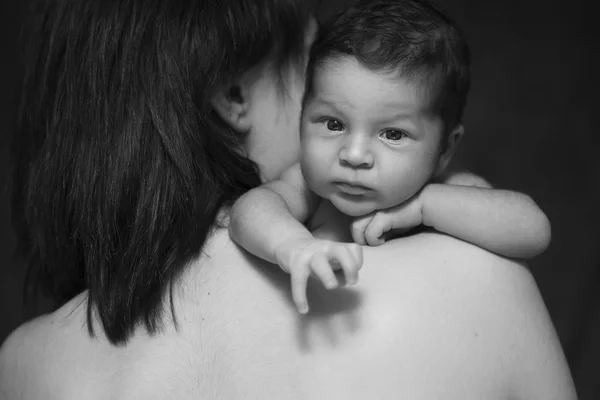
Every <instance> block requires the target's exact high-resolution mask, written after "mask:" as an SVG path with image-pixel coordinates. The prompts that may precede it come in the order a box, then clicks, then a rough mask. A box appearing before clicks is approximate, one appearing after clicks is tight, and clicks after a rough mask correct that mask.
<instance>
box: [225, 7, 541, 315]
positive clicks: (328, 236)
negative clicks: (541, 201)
mask: <svg viewBox="0 0 600 400" xmlns="http://www.w3.org/2000/svg"><path fill="white" fill-rule="evenodd" d="M468 89H469V53H468V47H467V45H466V43H465V41H464V38H463V36H462V34H461V33H460V31H459V29H458V28H457V26H456V25H455V23H454V22H452V21H451V20H450V19H449V18H448V17H447V16H445V15H444V14H442V13H441V12H440V11H439V10H437V9H436V8H435V7H433V6H432V5H430V4H428V3H425V2H423V1H417V0H362V1H358V2H357V3H356V4H355V5H354V6H353V7H352V8H350V9H349V10H347V11H346V12H344V13H343V14H341V15H339V16H338V17H337V18H336V19H335V20H334V21H333V22H332V23H331V24H330V25H329V26H328V27H326V28H325V29H323V30H322V32H320V34H319V38H318V39H317V41H316V42H315V44H314V47H313V49H312V51H311V55H310V60H309V65H308V76H307V87H306V93H305V98H304V103H303V111H302V121H301V133H300V134H301V143H302V153H301V161H300V162H299V163H298V164H296V165H294V166H292V167H291V168H290V169H289V170H287V171H286V172H284V173H283V174H282V176H281V177H280V179H279V180H276V181H272V182H269V183H267V184H264V185H262V186H260V187H258V188H256V189H253V190H251V191H249V192H248V193H246V194H245V195H244V196H242V197H241V198H240V199H239V200H238V201H237V202H236V203H235V205H234V206H233V208H232V212H231V223H230V228H229V230H230V235H231V237H232V238H233V239H234V240H235V241H236V242H237V243H239V244H240V245H241V246H242V247H244V248H245V249H246V250H248V251H249V252H251V253H253V254H255V255H256V256H258V257H261V258H263V259H265V260H267V261H269V262H272V263H276V264H279V266H280V267H281V268H282V269H283V270H284V271H286V272H288V273H290V275H291V281H292V297H293V299H294V303H295V304H296V307H297V308H298V310H299V311H300V312H301V313H306V312H307V311H308V303H307V300H306V284H307V280H308V277H309V276H310V275H314V276H316V277H317V278H318V279H319V280H321V281H322V283H323V284H324V285H325V286H326V287H327V288H335V287H336V286H337V285H338V283H339V282H338V280H337V277H336V275H335V274H334V270H335V269H340V268H341V269H342V270H343V271H344V275H345V279H346V282H347V283H349V284H354V283H356V280H357V276H358V269H359V268H360V267H361V265H362V249H361V247H360V246H359V245H371V246H375V245H379V244H381V243H383V242H385V241H386V240H389V239H390V238H392V237H394V236H397V235H399V234H401V233H404V232H406V231H408V230H410V229H412V228H415V227H420V226H424V227H428V228H432V229H435V230H437V231H440V232H444V233H446V234H449V235H452V236H455V237H458V238H460V239H462V240H465V241H468V242H470V243H473V244H475V245H477V246H480V247H482V248H485V249H487V250H489V251H492V252H495V253H498V254H500V255H503V256H506V257H515V258H530V257H533V256H535V255H537V254H539V253H540V252H542V251H543V250H545V248H546V247H547V246H548V243H549V240H550V226H549V223H548V219H547V218H546V216H545V214H544V213H543V212H542V211H541V210H540V209H539V208H538V207H537V205H536V204H535V203H534V202H533V201H532V200H531V199H530V198H529V197H528V196H526V195H524V194H521V193H516V192H512V191H507V190H497V189H492V188H491V187H489V185H487V184H486V183H485V182H484V181H483V180H480V182H479V184H477V186H474V185H472V182H468V175H466V176H467V179H466V180H465V179H463V178H462V177H461V176H460V175H455V176H451V177H450V178H443V173H444V170H445V168H446V166H447V165H448V163H449V161H450V158H451V157H452V154H453V153H454V151H455V149H456V147H457V145H458V143H459V141H460V139H461V137H462V135H463V127H462V125H461V117H462V112H463V109H464V106H465V101H466V96H467V92H468ZM311 232H312V233H311ZM352 242H354V243H352Z"/></svg>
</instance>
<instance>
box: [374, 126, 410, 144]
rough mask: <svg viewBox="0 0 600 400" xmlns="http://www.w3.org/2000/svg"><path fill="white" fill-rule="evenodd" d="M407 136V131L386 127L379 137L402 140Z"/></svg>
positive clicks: (394, 140) (393, 140)
mask: <svg viewBox="0 0 600 400" xmlns="http://www.w3.org/2000/svg"><path fill="white" fill-rule="evenodd" d="M405 136H407V135H406V133H405V132H402V131H397V130H395V129H386V130H385V131H383V132H381V135H379V137H381V138H382V139H385V140H388V141H390V142H397V141H400V140H402V138H404V137H405Z"/></svg>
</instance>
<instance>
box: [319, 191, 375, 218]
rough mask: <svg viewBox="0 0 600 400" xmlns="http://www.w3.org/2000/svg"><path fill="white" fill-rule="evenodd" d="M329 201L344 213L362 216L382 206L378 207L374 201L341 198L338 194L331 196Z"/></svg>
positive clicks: (351, 215)
mask: <svg viewBox="0 0 600 400" xmlns="http://www.w3.org/2000/svg"><path fill="white" fill-rule="evenodd" d="M329 201H330V202H331V204H333V206H334V207H335V208H337V209H338V210H339V211H340V212H341V213H342V214H345V215H348V216H350V217H355V218H357V217H362V216H364V215H367V214H370V213H372V212H373V211H376V210H379V209H381V208H379V207H377V204H376V203H375V202H373V201H367V200H365V201H360V200H357V201H352V200H346V199H343V198H340V197H338V196H331V197H330V198H329Z"/></svg>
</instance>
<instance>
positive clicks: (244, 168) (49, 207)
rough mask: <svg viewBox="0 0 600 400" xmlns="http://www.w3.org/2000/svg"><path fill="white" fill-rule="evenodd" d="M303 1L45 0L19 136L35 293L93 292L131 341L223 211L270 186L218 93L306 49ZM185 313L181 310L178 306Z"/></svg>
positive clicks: (35, 18) (15, 147)
mask: <svg viewBox="0 0 600 400" xmlns="http://www.w3.org/2000/svg"><path fill="white" fill-rule="evenodd" d="M307 8H308V4H305V2H304V1H303V0H219V1H206V0H35V1H34V3H33V6H32V10H31V18H30V20H29V23H28V26H27V27H26V31H25V32H26V38H27V40H26V42H25V43H24V46H25V47H24V48H25V54H24V55H25V57H24V68H25V72H24V80H23V89H22V98H21V101H20V108H19V113H18V118H17V127H16V130H15V132H14V137H13V142H12V156H13V160H12V161H13V162H12V166H13V170H12V171H13V172H12V182H11V183H12V184H11V195H12V198H11V204H12V215H13V223H14V226H15V229H16V231H17V234H18V238H19V249H20V253H21V255H22V256H24V257H25V258H26V260H27V264H28V280H27V282H28V283H27V287H28V293H31V294H35V293H38V292H39V291H41V292H43V293H45V294H46V295H49V296H50V297H52V298H54V299H55V300H57V302H58V304H61V303H63V302H64V301H66V300H68V299H70V298H71V297H72V296H74V295H75V294H77V293H78V292H80V291H82V290H84V289H88V290H89V302H88V327H89V330H90V334H93V326H92V315H93V313H95V312H97V315H98V316H99V319H100V321H101V324H102V327H103V329H104V331H105V332H106V335H107V337H108V338H109V340H110V341H111V342H113V343H123V342H125V341H126V340H127V339H128V337H129V336H130V335H131V333H132V331H133V330H134V329H135V327H136V326H137V325H138V324H144V325H145V327H146V328H147V330H148V331H149V332H150V333H153V332H155V331H156V330H157V329H159V328H160V325H161V321H162V310H163V308H164V307H163V305H164V304H163V300H164V298H165V293H166V292H167V289H169V294H170V295H171V296H170V299H171V310H172V294H171V292H172V288H173V286H172V284H173V282H174V280H175V278H177V276H178V273H179V272H181V271H182V269H183V268H184V267H185V265H186V263H187V262H189V261H190V260H191V259H193V258H194V257H195V256H197V255H198V254H199V252H200V251H201V250H202V247H203V245H204V243H205V241H206V239H207V235H209V233H210V230H211V228H212V227H213V225H214V223H215V217H216V215H217V212H218V210H219V209H220V207H221V206H222V205H224V204H227V203H230V202H232V201H233V200H235V199H236V197H237V196H239V195H240V194H241V193H243V192H244V191H246V190H248V189H250V188H252V187H254V186H256V185H258V184H259V183H260V180H259V177H258V173H257V169H256V165H255V164H254V163H253V162H251V161H250V160H248V159H247V158H246V157H245V156H244V155H243V144H244V137H243V135H240V134H238V133H236V132H234V131H232V130H231V129H230V128H229V127H228V126H227V125H226V124H224V123H223V122H222V121H221V120H220V119H219V118H218V116H217V115H216V114H215V112H214V111H213V110H212V108H211V106H210V99H211V96H212V95H213V94H214V93H215V91H216V90H217V88H219V87H221V85H223V84H227V83H229V82H232V81H233V80H234V79H236V78H237V77H239V76H240V74H242V73H243V72H245V71H246V70H247V69H248V68H250V67H251V66H254V65H257V64H258V63H259V62H261V61H264V60H265V59H267V57H271V56H272V57H273V59H274V62H275V66H276V67H277V68H276V69H275V70H279V71H280V70H281V68H283V67H284V66H285V65H287V63H289V62H292V61H295V60H297V59H298V58H299V57H301V56H302V53H303V52H302V49H303V46H304V31H305V27H306V24H307V22H308V17H309V10H308V9H307ZM172 311H173V310H172Z"/></svg>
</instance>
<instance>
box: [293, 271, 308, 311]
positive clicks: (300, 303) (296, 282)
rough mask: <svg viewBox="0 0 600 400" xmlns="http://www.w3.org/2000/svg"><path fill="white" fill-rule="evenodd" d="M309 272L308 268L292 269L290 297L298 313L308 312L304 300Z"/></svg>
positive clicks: (306, 303)
mask: <svg viewBox="0 0 600 400" xmlns="http://www.w3.org/2000/svg"><path fill="white" fill-rule="evenodd" d="M309 274H310V272H309V270H308V268H296V269H295V270H293V271H292V274H291V275H292V278H291V279H292V299H293V300H294V304H295V305H296V308H297V309H298V312H300V314H306V313H307V312H308V301H307V300H306V282H307V281H308V276H309Z"/></svg>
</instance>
